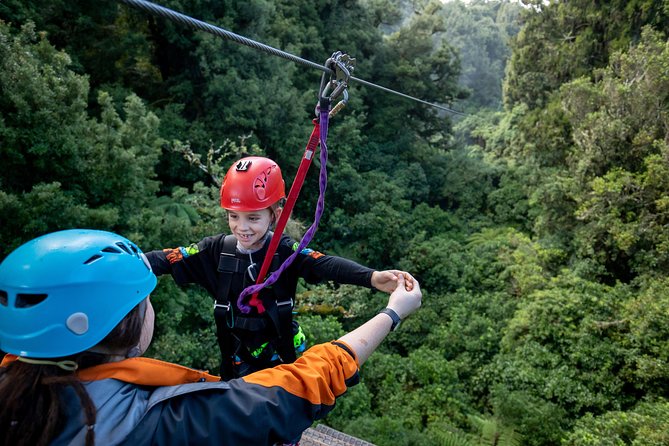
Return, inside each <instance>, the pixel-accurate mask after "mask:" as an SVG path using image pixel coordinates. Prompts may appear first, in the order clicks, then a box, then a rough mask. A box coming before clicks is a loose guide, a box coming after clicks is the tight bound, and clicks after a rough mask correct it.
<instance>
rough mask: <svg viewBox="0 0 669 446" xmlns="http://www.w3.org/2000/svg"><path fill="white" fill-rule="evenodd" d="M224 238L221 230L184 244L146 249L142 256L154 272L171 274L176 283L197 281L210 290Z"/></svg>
mask: <svg viewBox="0 0 669 446" xmlns="http://www.w3.org/2000/svg"><path fill="white" fill-rule="evenodd" d="M224 238H225V234H219V235H215V236H211V237H206V238H204V239H202V240H201V241H200V242H198V243H197V244H195V243H194V244H191V245H189V246H187V247H183V246H180V247H177V248H170V249H163V250H157V251H150V252H148V253H146V257H147V258H148V260H149V263H150V264H151V269H153V272H154V273H155V274H156V275H157V276H160V275H163V274H171V275H172V277H173V278H174V281H175V282H176V283H177V284H178V285H186V284H188V283H197V284H199V285H202V286H203V287H205V288H206V289H207V291H209V292H210V293H213V291H214V290H215V288H216V270H217V268H218V258H219V255H220V252H221V249H222V248H223V239H224Z"/></svg>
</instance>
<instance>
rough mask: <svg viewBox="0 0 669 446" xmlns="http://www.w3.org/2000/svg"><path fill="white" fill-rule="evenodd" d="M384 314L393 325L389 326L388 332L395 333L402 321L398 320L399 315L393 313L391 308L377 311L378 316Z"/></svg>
mask: <svg viewBox="0 0 669 446" xmlns="http://www.w3.org/2000/svg"><path fill="white" fill-rule="evenodd" d="M381 313H384V314H387V315H388V316H390V319H392V320H393V325H391V326H390V331H395V330H397V327H399V326H400V322H402V319H401V318H400V316H399V314H397V313H396V312H395V310H393V309H391V308H384V309H383V310H381V311H379V314H381Z"/></svg>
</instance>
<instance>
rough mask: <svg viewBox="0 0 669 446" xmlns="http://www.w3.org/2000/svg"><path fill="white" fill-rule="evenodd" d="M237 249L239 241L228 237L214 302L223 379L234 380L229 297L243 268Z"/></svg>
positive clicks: (226, 237)
mask: <svg viewBox="0 0 669 446" xmlns="http://www.w3.org/2000/svg"><path fill="white" fill-rule="evenodd" d="M236 249H237V239H235V237H234V236H233V235H226V236H225V239H224V240H223V251H222V252H221V255H220V258H219V263H218V272H219V273H220V274H223V275H224V277H223V280H221V281H220V283H219V286H218V287H217V289H216V291H215V292H216V297H215V300H214V320H215V321H216V339H217V340H218V348H219V350H220V351H221V369H220V374H221V379H231V378H233V367H232V356H233V355H234V345H233V338H232V336H231V335H232V333H231V328H232V327H233V326H234V313H233V311H232V310H231V308H232V307H231V305H230V299H229V296H230V287H231V286H232V275H233V274H234V273H235V272H237V270H238V269H239V268H240V267H241V265H240V264H239V263H240V262H239V259H237V258H236V257H235V251H236ZM228 321H229V322H228Z"/></svg>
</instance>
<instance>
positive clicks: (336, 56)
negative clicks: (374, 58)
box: [316, 51, 355, 117]
mask: <svg viewBox="0 0 669 446" xmlns="http://www.w3.org/2000/svg"><path fill="white" fill-rule="evenodd" d="M325 66H326V67H327V68H329V69H330V77H329V78H328V77H327V74H328V73H323V75H322V76H321V85H320V89H319V91H318V104H317V105H316V116H318V115H319V111H320V103H321V101H328V102H330V103H331V102H332V101H334V100H336V99H337V98H338V97H340V96H343V98H342V100H340V101H339V102H338V103H337V105H335V106H334V107H332V110H330V113H329V115H330V117H332V116H334V115H335V114H337V113H338V112H339V111H340V110H341V109H342V108H344V107H345V106H346V104H347V103H348V90H347V88H348V81H349V79H350V78H351V73H352V72H353V70H354V68H355V59H354V58H352V57H350V56H349V55H348V54H345V53H342V52H341V51H336V52H334V53H332V56H330V57H329V58H328V60H326V61H325Z"/></svg>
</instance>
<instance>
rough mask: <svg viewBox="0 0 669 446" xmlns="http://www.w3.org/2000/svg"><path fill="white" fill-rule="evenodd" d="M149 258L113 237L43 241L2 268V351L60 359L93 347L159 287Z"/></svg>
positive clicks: (82, 234)
mask: <svg viewBox="0 0 669 446" xmlns="http://www.w3.org/2000/svg"><path fill="white" fill-rule="evenodd" d="M156 282H157V279H156V276H155V275H154V274H153V272H152V271H151V267H150V265H149V262H148V261H147V259H146V257H145V256H144V254H143V253H142V251H140V249H139V248H138V247H137V246H136V245H135V244H134V243H132V242H131V241H130V240H128V239H126V238H124V237H121V236H120V235H117V234H113V233H111V232H105V231H96V230H81V229H71V230H66V231H59V232H54V233H51V234H47V235H44V236H42V237H38V238H36V239H34V240H31V241H29V242H27V243H25V244H24V245H21V246H20V247H18V248H17V249H16V250H14V251H13V252H12V253H11V254H9V256H7V258H6V259H5V260H4V261H3V262H2V263H0V350H3V351H5V352H8V353H13V354H15V355H19V356H28V357H33V358H57V357H62V356H69V355H73V354H75V353H79V352H82V351H84V350H87V349H89V348H91V347H93V346H94V345H96V344H98V343H99V342H100V341H102V340H103V339H104V338H105V336H107V334H108V333H109V332H111V331H112V330H113V329H114V327H115V326H116V325H117V324H118V323H119V322H120V321H121V320H122V319H123V318H124V317H125V316H126V315H127V314H128V313H129V312H130V311H131V310H132V309H133V308H134V307H135V306H136V305H137V304H138V303H139V302H141V301H142V300H143V299H145V298H146V297H147V296H148V295H149V293H151V291H153V289H154V288H155V286H156Z"/></svg>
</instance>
